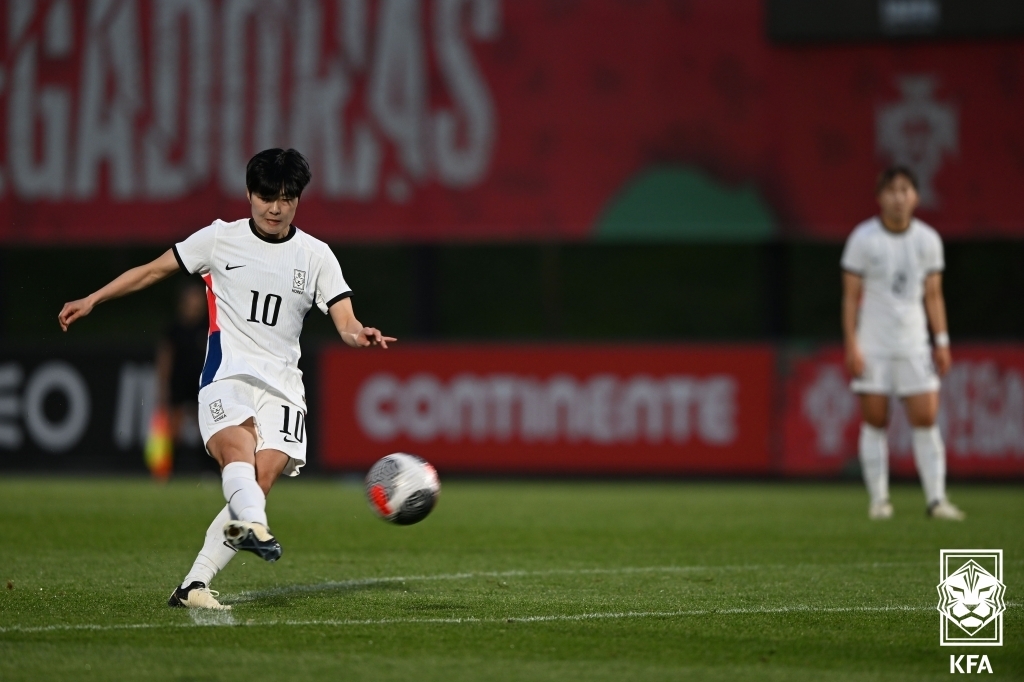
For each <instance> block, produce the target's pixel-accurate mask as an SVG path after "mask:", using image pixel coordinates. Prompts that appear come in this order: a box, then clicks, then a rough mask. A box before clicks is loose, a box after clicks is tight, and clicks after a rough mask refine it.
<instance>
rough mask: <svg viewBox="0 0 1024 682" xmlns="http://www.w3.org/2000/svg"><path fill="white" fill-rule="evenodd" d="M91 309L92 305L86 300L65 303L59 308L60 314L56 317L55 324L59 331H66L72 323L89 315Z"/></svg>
mask: <svg viewBox="0 0 1024 682" xmlns="http://www.w3.org/2000/svg"><path fill="white" fill-rule="evenodd" d="M92 308H93V305H92V303H90V302H89V299H87V298H80V299H78V300H77V301H71V302H70V303H65V304H64V307H63V308H61V311H60V314H59V315H57V322H58V323H59V324H60V328H61V330H63V331H67V330H68V327H70V326H71V323H72V322H74V321H75V320H77V319H78V318H80V317H85V316H86V315H88V314H89V313H91V312H92Z"/></svg>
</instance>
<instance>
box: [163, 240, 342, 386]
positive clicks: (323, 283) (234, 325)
mask: <svg viewBox="0 0 1024 682" xmlns="http://www.w3.org/2000/svg"><path fill="white" fill-rule="evenodd" d="M174 255H175V257H176V258H177V259H178V265H179V266H181V268H182V270H184V271H185V272H188V273H190V274H199V275H202V277H203V280H204V281H205V282H206V287H207V299H208V301H209V309H210V336H209V339H208V341H207V346H206V363H205V365H204V367H203V373H202V376H201V378H200V387H202V386H206V385H207V384H209V383H211V382H213V381H217V380H218V379H224V378H227V377H232V376H248V377H253V378H255V379H258V380H259V381H262V382H263V383H265V384H267V385H268V386H270V387H271V388H272V389H274V390H276V391H278V392H280V393H281V394H282V395H284V396H285V397H287V398H288V399H289V400H291V401H292V402H293V403H295V404H297V405H303V406H304V405H305V390H304V389H303V386H302V372H300V371H299V355H300V354H301V351H300V349H299V334H300V333H301V332H302V323H303V320H304V319H305V317H306V314H307V313H308V312H309V311H310V309H312V307H313V305H316V306H317V307H318V308H320V310H321V311H323V312H324V313H326V312H327V310H328V308H330V306H331V305H332V304H333V303H336V302H337V301H340V300H341V299H344V298H346V297H348V296H351V295H352V291H351V289H349V286H348V285H347V284H346V283H345V278H344V277H343V276H342V274H341V266H340V265H339V264H338V259H337V258H336V257H335V255H334V253H333V252H332V251H331V250H330V248H328V246H327V245H326V244H325V243H323V242H322V241H320V240H319V239H315V238H313V237H311V236H309V235H308V234H306V233H305V232H303V231H301V230H299V229H298V228H296V227H295V226H294V225H293V226H292V227H291V231H290V233H289V234H288V236H287V237H285V238H284V239H281V240H276V241H275V240H270V239H267V238H265V237H263V236H261V235H260V234H259V233H258V232H257V231H256V227H255V225H254V224H253V223H252V220H236V221H234V222H231V223H226V222H224V221H221V220H217V221H214V223H213V224H212V225H210V226H209V227H204V228H203V229H201V230H199V231H198V232H196V233H195V234H193V235H192V236H190V237H188V238H187V239H186V240H185V241H183V242H180V243H178V244H176V245H175V246H174Z"/></svg>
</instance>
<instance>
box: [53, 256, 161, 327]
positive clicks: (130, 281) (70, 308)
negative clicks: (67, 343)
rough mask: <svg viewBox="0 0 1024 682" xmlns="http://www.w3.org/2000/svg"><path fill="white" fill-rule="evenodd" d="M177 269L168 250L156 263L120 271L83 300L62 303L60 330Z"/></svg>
mask: <svg viewBox="0 0 1024 682" xmlns="http://www.w3.org/2000/svg"><path fill="white" fill-rule="evenodd" d="M177 269H178V260H177V259H176V258H175V257H174V252H173V251H172V250H171V249H167V251H166V252H165V253H164V254H163V255H162V256H160V257H159V258H157V259H156V260H154V261H151V262H149V263H146V264H145V265H140V266H138V267H137V268H132V269H131V270H128V271H126V272H123V273H122V274H121V275H119V276H118V277H117V278H116V279H115V280H114V281H112V282H111V283H110V284H107V285H106V286H104V287H103V288H101V289H99V290H97V291H94V292H93V293H91V294H89V295H88V296H86V297H85V298H80V299H78V300H77V301H71V302H70V303H65V304H64V307H63V308H62V309H61V311H60V314H59V315H57V321H58V322H59V323H60V328H61V329H63V330H64V331H67V330H68V327H70V326H71V323H72V322H74V321H75V320H77V319H78V318H80V317H85V316H86V315H88V314H89V313H91V312H92V309H93V308H95V307H96V306H97V305H99V304H100V303H103V302H104V301H109V300H110V299H112V298H118V297H120V296H125V295H127V294H131V293H134V292H136V291H139V290H140V289H145V288H146V287H148V286H152V285H153V284H156V283H157V282H159V281H160V280H162V279H166V278H167V277H169V276H171V275H172V274H174V272H175V271H176V270H177Z"/></svg>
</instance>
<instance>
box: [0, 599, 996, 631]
mask: <svg viewBox="0 0 1024 682" xmlns="http://www.w3.org/2000/svg"><path fill="white" fill-rule="evenodd" d="M1008 606H1009V605H1008ZM934 609H935V607H934V606H836V607H828V606H825V607H817V606H806V605H795V606H776V607H764V608H736V609H689V610H681V611H610V612H598V613H577V614H555V615H548V616H508V617H505V618H475V617H472V616H470V617H466V618H367V619H346V620H334V619H326V620H263V621H254V620H247V621H237V622H236V621H235V620H234V618H233V617H232V616H231V615H230V614H224V612H218V613H220V614H224V615H222V616H218V617H216V618H205V617H196V616H193V618H192V621H193V622H192V623H124V624H113V625H96V624H89V625H40V626H21V625H11V626H8V627H0V634H2V633H6V632H23V633H33V632H64V631H76V630H86V631H90V632H97V631H99V632H102V631H108V630H156V629H167V628H190V627H195V626H205V627H223V626H234V627H277V626H288V627H312V626H317V627H345V626H359V625H363V626H365V625H463V624H491V623H554V622H567V621H570V622H571V621H588V620H621V619H626V618H636V619H639V618H683V617H688V616H733V615H764V614H785V613H882V612H889V611H905V612H912V611H932V610H934Z"/></svg>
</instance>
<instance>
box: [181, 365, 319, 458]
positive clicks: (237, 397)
mask: <svg viewBox="0 0 1024 682" xmlns="http://www.w3.org/2000/svg"><path fill="white" fill-rule="evenodd" d="M250 417H251V418H252V420H253V422H254V423H255V425H256V452H259V451H260V450H267V449H273V450H280V451H281V452H283V453H284V454H286V455H288V458H289V460H288V464H286V465H285V468H284V471H283V472H282V473H283V474H284V475H285V476H298V475H299V469H301V468H302V466H303V465H305V463H306V408H305V407H302V406H298V405H295V404H294V403H292V402H291V401H290V400H288V399H287V398H285V397H284V396H283V395H281V393H279V392H278V391H275V390H274V389H272V388H270V387H269V386H267V385H266V384H265V383H263V382H262V381H259V380H258V379H254V378H252V377H248V376H235V377H228V378H225V379H218V380H217V381H214V382H213V383H210V384H207V385H206V386H204V387H203V388H202V389H200V391H199V431H200V432H201V433H202V435H203V442H204V443H209V442H210V438H212V437H213V434H215V433H217V432H218V431H221V430H222V429H225V428H227V427H229V426H238V425H239V424H241V423H243V422H245V421H246V420H247V419H249V418H250Z"/></svg>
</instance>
